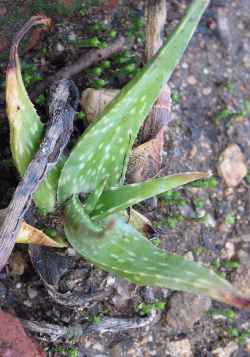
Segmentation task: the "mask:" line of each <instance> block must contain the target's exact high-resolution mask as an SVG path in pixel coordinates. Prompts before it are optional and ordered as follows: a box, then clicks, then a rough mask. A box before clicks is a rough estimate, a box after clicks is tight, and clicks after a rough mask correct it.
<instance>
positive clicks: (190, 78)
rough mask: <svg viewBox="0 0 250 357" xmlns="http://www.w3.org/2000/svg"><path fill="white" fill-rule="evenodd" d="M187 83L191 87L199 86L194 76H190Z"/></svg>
mask: <svg viewBox="0 0 250 357" xmlns="http://www.w3.org/2000/svg"><path fill="white" fill-rule="evenodd" d="M187 82H188V84H190V85H191V86H195V85H196V84H197V80H196V78H195V77H194V76H189V77H188V78H187Z"/></svg>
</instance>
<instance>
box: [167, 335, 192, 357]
mask: <svg viewBox="0 0 250 357" xmlns="http://www.w3.org/2000/svg"><path fill="white" fill-rule="evenodd" d="M168 352H169V353H170V355H171V357H191V356H192V355H193V354H192V349H191V343H190V341H189V340H188V339H187V338H184V339H183V340H179V341H171V342H170V343H169V344H168Z"/></svg>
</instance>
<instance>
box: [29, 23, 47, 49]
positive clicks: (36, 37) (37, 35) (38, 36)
mask: <svg viewBox="0 0 250 357" xmlns="http://www.w3.org/2000/svg"><path fill="white" fill-rule="evenodd" d="M48 30H49V29H48V28H47V27H41V28H37V29H34V30H33V31H32V34H31V38H30V40H29V42H28V44H27V47H26V51H27V52H29V51H31V50H33V48H35V47H36V46H37V45H38V44H39V42H40V41H41V40H42V38H43V35H44V34H45V33H46V32H48Z"/></svg>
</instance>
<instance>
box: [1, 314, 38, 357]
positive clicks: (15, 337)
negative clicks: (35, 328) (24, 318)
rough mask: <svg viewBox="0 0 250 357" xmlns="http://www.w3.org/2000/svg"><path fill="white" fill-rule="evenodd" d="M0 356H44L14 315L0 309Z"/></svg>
mask: <svg viewBox="0 0 250 357" xmlns="http://www.w3.org/2000/svg"><path fill="white" fill-rule="evenodd" d="M0 356H3V357H4V356H6V357H8V356H9V357H20V356H29V357H45V353H44V352H43V351H42V350H41V349H40V347H39V346H38V345H37V344H36V343H35V342H33V340H32V339H31V338H30V337H28V336H27V334H26V332H25V331H24V329H23V326H22V324H21V322H20V321H19V320H18V319H17V318H16V317H14V316H12V315H10V314H8V313H6V312H3V311H0Z"/></svg>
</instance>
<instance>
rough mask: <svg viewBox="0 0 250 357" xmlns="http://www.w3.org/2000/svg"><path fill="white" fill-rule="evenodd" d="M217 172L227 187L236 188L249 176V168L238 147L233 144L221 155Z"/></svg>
mask: <svg viewBox="0 0 250 357" xmlns="http://www.w3.org/2000/svg"><path fill="white" fill-rule="evenodd" d="M217 171H218V174H219V175H220V176H221V177H222V178H223V179H224V181H225V183H226V185H227V186H229V187H230V186H231V187H236V186H238V185H239V184H240V182H241V181H242V179H243V178H244V177H245V176H246V175H247V166H246V164H245V157H244V155H243V153H242V152H241V149H240V147H239V146H238V145H236V144H231V145H229V146H228V147H227V148H226V149H225V150H224V151H223V152H222V153H221V154H220V157H219V161H218V165H217Z"/></svg>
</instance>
